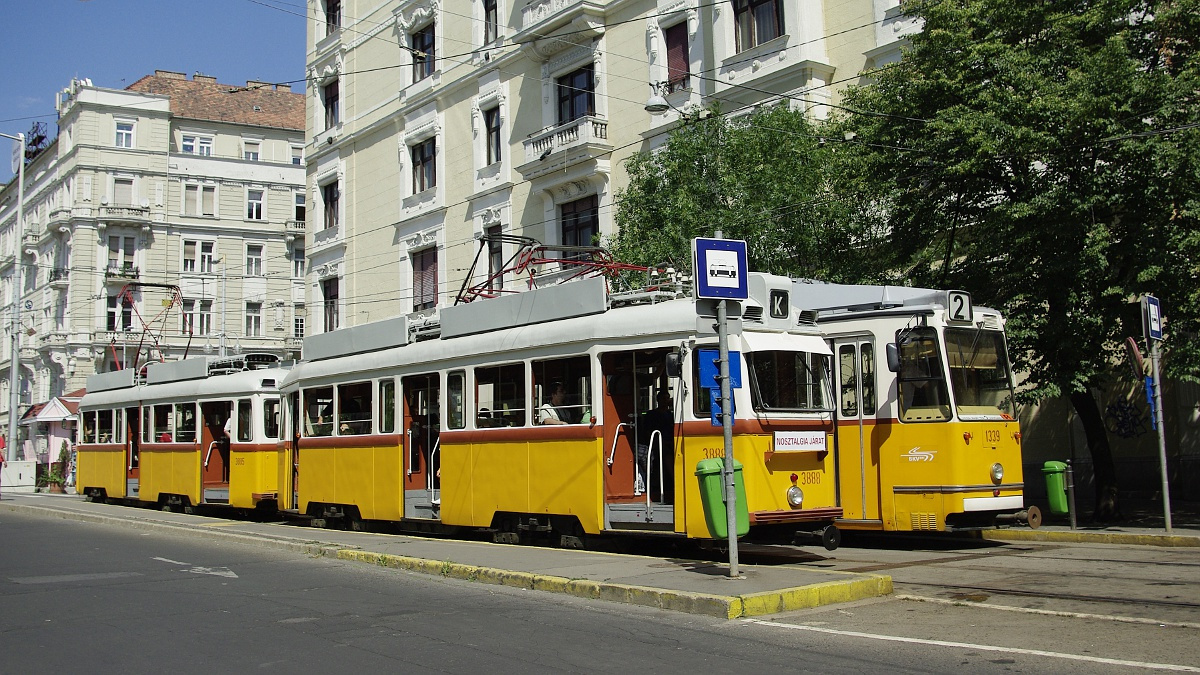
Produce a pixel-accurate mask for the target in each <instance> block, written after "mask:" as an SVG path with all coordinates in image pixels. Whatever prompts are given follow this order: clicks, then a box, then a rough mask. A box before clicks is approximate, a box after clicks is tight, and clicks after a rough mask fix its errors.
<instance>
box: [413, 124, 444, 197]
mask: <svg viewBox="0 0 1200 675" xmlns="http://www.w3.org/2000/svg"><path fill="white" fill-rule="evenodd" d="M436 150H437V141H436V139H433V138H429V139H426V140H424V141H421V142H419V143H417V144H416V145H414V146H412V148H410V154H411V156H412V172H413V181H412V190H413V194H417V193H419V192H424V191H426V190H428V189H430V188H433V187H437V163H436V159H435V155H436Z"/></svg>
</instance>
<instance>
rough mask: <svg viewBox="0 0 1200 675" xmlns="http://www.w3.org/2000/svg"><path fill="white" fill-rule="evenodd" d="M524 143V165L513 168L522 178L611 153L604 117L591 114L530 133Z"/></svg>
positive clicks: (606, 121)
mask: <svg viewBox="0 0 1200 675" xmlns="http://www.w3.org/2000/svg"><path fill="white" fill-rule="evenodd" d="M524 144H525V164H524V165H522V166H520V167H518V169H517V170H518V171H520V172H521V173H523V174H525V177H526V178H536V177H537V176H540V175H542V174H544V173H546V172H547V171H551V170H554V169H559V168H562V167H565V166H569V165H571V164H574V163H576V162H579V161H582V160H585V159H592V158H595V157H598V156H600V155H603V154H605V153H608V152H612V144H611V143H609V142H608V120H605V119H603V118H600V117H596V116H594V115H588V116H585V117H580V118H578V119H574V120H571V121H570V122H566V123H564V124H560V125H558V126H557V127H552V128H550V129H546V130H543V131H541V132H539V133H536V134H533V135H532V136H530V137H529V138H527V139H525V141H524Z"/></svg>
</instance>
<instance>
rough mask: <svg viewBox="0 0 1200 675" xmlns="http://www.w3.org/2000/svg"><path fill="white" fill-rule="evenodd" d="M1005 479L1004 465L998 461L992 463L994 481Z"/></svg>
mask: <svg viewBox="0 0 1200 675" xmlns="http://www.w3.org/2000/svg"><path fill="white" fill-rule="evenodd" d="M1002 480H1004V465H1003V464H1001V463H1000V462H996V463H995V464H993V465H992V482H993V483H999V482H1000V481H1002Z"/></svg>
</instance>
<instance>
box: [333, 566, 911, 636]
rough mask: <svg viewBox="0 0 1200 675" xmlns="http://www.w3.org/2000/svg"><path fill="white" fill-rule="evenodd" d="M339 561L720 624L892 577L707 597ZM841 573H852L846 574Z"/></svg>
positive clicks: (877, 587) (839, 598)
mask: <svg viewBox="0 0 1200 675" xmlns="http://www.w3.org/2000/svg"><path fill="white" fill-rule="evenodd" d="M336 557H337V558H338V559H339V560H352V561H356V562H363V563H368V564H372V565H379V566H381V567H392V568H397V569H403V570H407V571H410V572H416V573H420V574H431V575H437V576H442V577H447V578H450V579H460V580H463V581H477V582H480V583H485V584H495V585H498V586H509V587H511V588H523V589H526V590H531V591H543V592H548V593H562V594H564V595H571V596H574V597H577V598H584V599H588V600H607V601H609V602H620V603H624V604H628V605H640V606H642V607H654V608H656V609H664V610H668V611H672V612H684V613H687V614H701V615H704V616H713V617H717V618H721V619H738V618H745V617H751V616H763V615H766V614H777V613H779V612H786V611H791V610H797V609H808V608H811V607H819V606H821V605H828V604H832V603H835V602H850V601H852V600H865V599H867V598H876V597H880V596H883V595H888V594H890V593H891V592H892V578H891V577H890V576H885V575H878V574H854V576H855V577H856V578H855V579H852V580H850V581H830V582H826V583H822V584H813V585H810V586H801V587H798V588H785V589H783V590H779V591H767V592H764V593H751V594H747V595H712V594H707V593H692V592H688V591H670V590H664V589H659V588H647V587H644V586H631V585H627V584H616V583H607V582H599V581H589V580H586V579H568V578H566V577H558V576H552V575H546V574H535V573H532V572H514V571H511V570H501V569H494V568H489V567H479V566H476V565H464V564H461V563H456V562H451V561H449V560H445V561H441V560H428V559H426V558H411V557H408V556H399V555H389V554H383V553H371V552H369V551H355V550H341V551H338V552H337V554H336ZM846 574H851V573H849V572H847V573H846Z"/></svg>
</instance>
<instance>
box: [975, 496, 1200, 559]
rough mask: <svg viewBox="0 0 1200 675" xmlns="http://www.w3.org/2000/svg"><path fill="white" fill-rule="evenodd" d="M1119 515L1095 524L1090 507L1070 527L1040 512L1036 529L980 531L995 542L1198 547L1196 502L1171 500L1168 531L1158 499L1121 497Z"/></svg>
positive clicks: (1199, 530) (1060, 518)
mask: <svg viewBox="0 0 1200 675" xmlns="http://www.w3.org/2000/svg"><path fill="white" fill-rule="evenodd" d="M1120 508H1121V518H1120V519H1118V520H1117V521H1114V522H1110V523H1096V522H1093V520H1092V512H1091V510H1090V509H1089V510H1086V511H1083V510H1081V512H1080V513H1079V514H1078V515H1077V516H1076V518H1075V529H1071V526H1070V520H1069V518H1068V517H1067V516H1051V515H1050V514H1048V513H1046V512H1045V511H1043V516H1044V522H1043V525H1042V526H1041V527H1040V528H1038V529H1036V530H1031V529H1029V528H1009V529H1004V530H989V531H985V532H982V533H980V535H981V536H982V537H983V538H984V539H992V540H997V541H1063V542H1083V543H1096V544H1132V545H1139V546H1180V547H1200V502H1190V501H1188V502H1185V501H1177V500H1173V501H1172V502H1171V531H1170V532H1167V531H1166V529H1165V524H1166V518H1165V514H1164V513H1163V505H1162V500H1161V499H1154V500H1151V499H1137V498H1130V497H1122V499H1121V501H1120Z"/></svg>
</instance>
